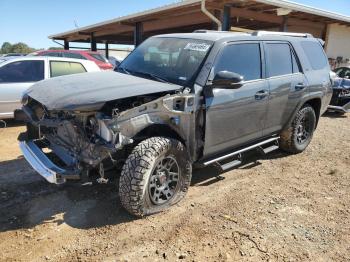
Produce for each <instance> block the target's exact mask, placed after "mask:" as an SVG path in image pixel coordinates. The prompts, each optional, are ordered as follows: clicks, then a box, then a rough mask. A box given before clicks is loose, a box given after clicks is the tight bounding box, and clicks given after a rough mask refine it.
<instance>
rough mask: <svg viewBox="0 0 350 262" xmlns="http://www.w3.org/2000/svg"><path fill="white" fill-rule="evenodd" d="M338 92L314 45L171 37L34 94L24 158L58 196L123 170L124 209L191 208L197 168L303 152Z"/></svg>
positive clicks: (26, 102)
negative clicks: (108, 68)
mask: <svg viewBox="0 0 350 262" xmlns="http://www.w3.org/2000/svg"><path fill="white" fill-rule="evenodd" d="M331 86H332V84H331V79H330V68H329V65H328V61H327V57H326V55H325V53H324V51H323V48H322V43H321V40H318V39H316V38H313V37H312V36H311V35H309V34H293V33H274V32H261V31H259V32H255V33H252V34H246V33H229V32H209V31H198V32H194V33H190V34H169V35H160V36H155V37H151V38H149V39H148V40H146V41H145V42H144V43H142V44H141V45H140V46H139V47H138V48H136V50H135V51H133V52H132V53H131V54H130V55H129V56H128V57H127V58H126V59H125V60H124V61H123V62H122V63H121V64H120V66H119V67H118V72H99V73H91V74H79V75H72V76H65V77H57V78H55V79H51V80H46V81H42V82H39V83H37V84H36V85H34V86H33V87H32V88H30V89H29V90H28V91H27V92H26V93H25V94H24V96H23V98H22V104H23V110H24V112H25V113H26V115H27V117H28V119H27V122H28V124H27V126H28V128H27V132H25V133H22V134H21V135H20V136H19V140H20V148H21V150H22V152H23V155H24V157H25V158H26V159H27V161H28V162H29V163H30V164H31V166H32V167H33V168H34V169H35V170H36V171H37V172H38V173H39V174H40V175H42V176H43V177H44V178H45V179H46V180H47V181H49V182H51V183H56V184H60V183H64V182H66V181H67V180H76V179H80V180H83V181H86V179H93V181H95V180H96V181H98V182H99V183H105V182H107V181H108V179H109V178H110V177H109V176H108V174H111V173H113V170H117V168H118V167H120V168H122V170H121V174H120V178H119V195H120V200H121V203H122V205H123V206H124V207H125V208H126V209H127V210H128V211H129V212H130V213H131V214H133V215H136V216H145V215H149V214H153V213H156V212H160V211H162V210H164V209H166V208H167V207H169V206H171V205H173V204H175V203H177V202H179V201H180V200H181V199H182V198H183V197H184V196H185V194H186V192H187V190H188V187H189V186H190V181H191V175H192V167H193V166H197V167H201V166H208V165H212V164H214V165H217V166H218V167H220V168H221V169H222V170H228V169H231V168H233V167H235V166H237V165H239V164H241V161H242V157H243V155H244V153H245V152H246V151H249V150H253V149H257V150H259V151H260V152H263V153H268V152H271V151H273V150H276V149H278V148H280V149H282V150H284V151H286V152H289V153H292V154H295V153H300V152H302V151H304V150H305V148H306V147H307V146H308V145H309V143H310V141H311V139H312V136H313V133H314V130H315V128H316V126H317V122H318V120H319V117H320V115H322V113H323V112H325V110H326V109H327V106H328V104H329V101H330V99H331V96H332V88H331ZM47 149H49V150H50V152H49V153H47V152H48V150H47ZM111 170H112V172H106V171H111ZM114 173H115V174H119V172H117V171H114Z"/></svg>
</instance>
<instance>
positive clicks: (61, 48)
mask: <svg viewBox="0 0 350 262" xmlns="http://www.w3.org/2000/svg"><path fill="white" fill-rule="evenodd" d="M47 50H63V47H54V46H51V47H49V48H48V49H47Z"/></svg>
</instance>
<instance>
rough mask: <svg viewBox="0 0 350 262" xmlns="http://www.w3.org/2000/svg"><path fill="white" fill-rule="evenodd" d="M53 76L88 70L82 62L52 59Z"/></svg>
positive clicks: (51, 69)
mask: <svg viewBox="0 0 350 262" xmlns="http://www.w3.org/2000/svg"><path fill="white" fill-rule="evenodd" d="M50 71H51V73H50V75H51V77H55V76H63V75H71V74H78V73H84V72H86V70H85V68H84V67H83V65H82V64H80V63H74V62H63V61H51V62H50Z"/></svg>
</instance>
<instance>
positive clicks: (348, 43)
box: [326, 24, 350, 66]
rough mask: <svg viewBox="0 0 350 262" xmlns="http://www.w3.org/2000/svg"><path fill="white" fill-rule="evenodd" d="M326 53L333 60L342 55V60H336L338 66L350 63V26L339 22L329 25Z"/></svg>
mask: <svg viewBox="0 0 350 262" xmlns="http://www.w3.org/2000/svg"><path fill="white" fill-rule="evenodd" d="M326 53H327V55H328V57H329V58H331V59H332V60H333V59H334V60H336V59H337V58H338V57H342V61H341V62H336V63H337V65H336V66H344V65H350V63H349V61H350V27H347V26H343V25H339V24H331V25H329V26H328V29H327V36H326ZM338 61H339V60H338Z"/></svg>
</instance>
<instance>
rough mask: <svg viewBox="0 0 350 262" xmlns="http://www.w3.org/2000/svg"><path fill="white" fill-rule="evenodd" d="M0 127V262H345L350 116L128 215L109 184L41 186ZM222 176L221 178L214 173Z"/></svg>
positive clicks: (349, 246)
mask: <svg viewBox="0 0 350 262" xmlns="http://www.w3.org/2000/svg"><path fill="white" fill-rule="evenodd" d="M23 129H24V128H23V127H22V126H18V125H17V126H16V124H14V123H10V127H9V128H6V129H0V137H1V139H0V261H71V260H74V261H162V260H168V261H175V260H179V261H233V260H234V261H236V260H242V261H260V260H271V261H350V208H349V206H350V205H349V203H350V116H349V115H348V116H344V117H339V116H336V115H326V116H323V117H322V118H321V120H320V123H319V127H318V129H317V131H316V133H315V136H314V139H313V141H312V143H311V145H310V146H309V147H308V149H307V150H306V151H305V152H304V153H302V154H298V155H286V154H284V153H282V152H280V151H276V152H274V153H271V154H269V155H267V156H261V155H259V154H257V153H254V154H249V156H248V157H247V162H246V163H245V164H244V165H243V166H241V167H239V168H237V169H234V170H232V171H230V172H226V173H221V174H220V173H219V171H218V170H216V169H215V168H212V167H211V168H206V169H202V170H196V171H195V172H194V175H193V182H192V187H191V188H190V190H189V193H188V195H187V197H186V198H185V200H183V201H182V202H180V203H179V204H178V205H177V206H174V207H173V208H172V209H170V210H169V211H167V212H164V213H161V214H157V215H154V216H151V217H147V218H145V219H134V218H133V217H132V216H130V215H128V214H127V213H126V212H125V211H124V210H123V209H122V207H121V206H120V202H119V197H118V192H117V186H116V183H117V182H114V183H111V184H109V185H97V186H81V185H79V184H70V185H64V186H59V187H57V186H55V185H49V184H48V183H46V182H45V181H44V180H43V179H41V178H40V176H39V175H37V174H35V172H34V171H33V170H32V169H31V168H30V167H29V166H28V164H27V163H26V162H25V160H24V159H23V156H21V153H20V151H19V149H18V146H17V142H16V138H17V135H18V133H19V132H20V131H21V130H23ZM218 175H220V177H221V178H220V179H218V178H217V176H218Z"/></svg>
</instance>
